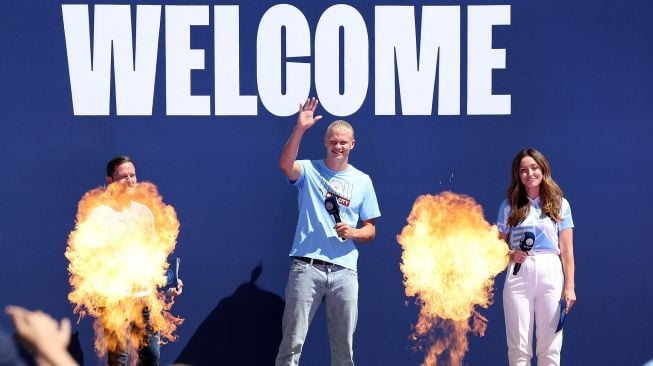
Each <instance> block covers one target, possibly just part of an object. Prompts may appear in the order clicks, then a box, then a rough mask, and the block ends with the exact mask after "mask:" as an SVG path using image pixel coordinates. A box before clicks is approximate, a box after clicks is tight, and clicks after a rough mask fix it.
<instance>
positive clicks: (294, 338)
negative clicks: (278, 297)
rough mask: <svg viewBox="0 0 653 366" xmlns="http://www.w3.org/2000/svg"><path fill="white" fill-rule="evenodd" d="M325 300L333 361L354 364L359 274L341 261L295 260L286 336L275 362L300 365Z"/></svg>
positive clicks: (278, 365)
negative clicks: (311, 325) (314, 322)
mask: <svg viewBox="0 0 653 366" xmlns="http://www.w3.org/2000/svg"><path fill="white" fill-rule="evenodd" d="M322 302H324V306H325V311H326V320H327V329H328V331H329V342H330V345H331V365H332V366H348V365H354V359H353V353H354V352H353V340H354V330H355V329H356V321H357V320H358V274H357V273H356V271H354V270H351V269H347V268H344V267H340V266H338V265H321V264H309V263H306V262H303V261H301V260H297V259H295V260H293V263H292V265H291V267H290V274H289V276H288V285H287V286H286V307H285V308H284V311H283V321H282V328H283V340H282V341H281V345H280V346H279V353H278V354H277V360H276V366H282V365H299V357H300V356H301V353H302V347H303V346H304V340H305V339H306V333H307V332H308V326H309V325H310V323H311V320H312V319H313V316H314V315H315V312H316V311H317V309H318V307H319V306H320V304H321V303H322Z"/></svg>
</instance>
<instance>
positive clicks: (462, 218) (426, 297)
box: [397, 192, 508, 366]
mask: <svg viewBox="0 0 653 366" xmlns="http://www.w3.org/2000/svg"><path fill="white" fill-rule="evenodd" d="M397 241H398V242H399V244H400V245H401V246H402V248H403V253H402V256H401V260H402V262H401V266H400V267H401V271H402V272H403V275H404V286H405V287H406V295H407V296H409V297H416V303H417V304H418V305H419V306H420V313H419V319H418V322H417V324H416V325H415V327H414V332H413V335H412V338H413V339H414V340H415V341H416V342H417V345H416V348H417V349H419V350H422V351H424V352H426V358H425V360H424V363H423V365H428V366H431V365H437V364H438V361H441V364H447V365H461V364H462V361H463V358H464V356H465V353H467V349H468V340H467V333H469V332H470V331H472V332H473V333H475V334H478V335H480V336H483V334H484V333H485V329H486V327H487V319H486V318H484V317H483V316H482V315H481V314H480V313H479V312H478V311H477V309H476V306H477V305H478V306H481V307H484V308H487V307H488V306H489V305H491V304H492V295H493V292H492V289H493V284H494V277H495V276H496V275H497V274H498V273H499V272H501V271H502V270H503V269H504V268H505V267H506V265H507V263H508V257H507V254H508V247H507V246H506V244H505V243H504V242H503V241H501V240H500V239H498V230H497V228H496V226H493V225H490V224H488V223H487V222H486V221H485V219H484V218H483V210H482V208H481V206H480V205H478V204H477V203H476V202H475V201H474V199H472V198H471V197H469V196H464V195H457V194H455V193H452V192H443V193H441V194H439V195H436V196H433V195H424V196H420V197H418V198H417V200H416V201H415V203H414V205H413V209H412V211H411V212H410V215H409V216H408V225H406V226H405V227H404V228H403V230H402V231H401V234H400V235H398V236H397ZM470 318H471V322H470ZM470 323H471V324H470Z"/></svg>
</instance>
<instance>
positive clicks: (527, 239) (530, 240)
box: [512, 231, 535, 275]
mask: <svg viewBox="0 0 653 366" xmlns="http://www.w3.org/2000/svg"><path fill="white" fill-rule="evenodd" d="M534 244H535V234H533V233H531V232H530V231H527V232H525V233H524V238H522V240H521V241H520V242H519V249H521V250H523V251H525V252H528V251H529V250H531V249H533V245H534ZM520 268H521V263H515V268H514V269H513V270H512V274H513V275H516V274H517V272H519V269H520Z"/></svg>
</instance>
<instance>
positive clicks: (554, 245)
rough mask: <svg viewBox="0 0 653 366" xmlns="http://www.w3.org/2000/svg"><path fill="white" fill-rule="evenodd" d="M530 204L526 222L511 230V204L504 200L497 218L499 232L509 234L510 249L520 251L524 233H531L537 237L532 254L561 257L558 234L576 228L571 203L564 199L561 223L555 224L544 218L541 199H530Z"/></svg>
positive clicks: (561, 208) (561, 209)
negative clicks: (509, 224)
mask: <svg viewBox="0 0 653 366" xmlns="http://www.w3.org/2000/svg"><path fill="white" fill-rule="evenodd" d="M528 204H529V210H528V215H527V216H526V218H525V219H524V221H522V222H521V223H520V224H519V225H517V226H516V227H513V228H510V227H509V226H508V218H509V217H510V213H511V209H510V204H509V203H508V200H504V201H503V202H502V203H501V206H500V207H499V217H498V218H497V228H498V229H499V232H501V233H504V234H508V243H509V245H510V249H519V242H520V241H521V240H522V239H523V238H524V233H526V232H529V231H530V232H531V233H533V234H534V235H535V244H534V245H533V249H531V253H535V254H537V253H556V254H558V255H560V245H559V244H558V242H559V241H558V233H559V232H560V231H562V230H564V229H569V228H573V227H574V221H573V219H572V217H571V207H570V206H569V202H567V200H566V199H564V198H563V199H562V204H561V205H560V222H555V221H553V220H551V218H550V217H548V216H544V217H542V207H541V206H540V198H539V197H538V198H536V199H531V198H529V199H528ZM511 229H512V230H511Z"/></svg>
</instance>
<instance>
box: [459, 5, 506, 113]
mask: <svg viewBox="0 0 653 366" xmlns="http://www.w3.org/2000/svg"><path fill="white" fill-rule="evenodd" d="M467 22H468V31H467V37H468V40H467V114H470V115H472V114H510V94H505V95H493V94H492V70H493V69H505V68H506V50H505V49H503V48H501V49H493V48H492V26H493V25H495V24H498V25H509V24H510V5H473V6H472V5H470V6H469V8H468V9H467Z"/></svg>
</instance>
